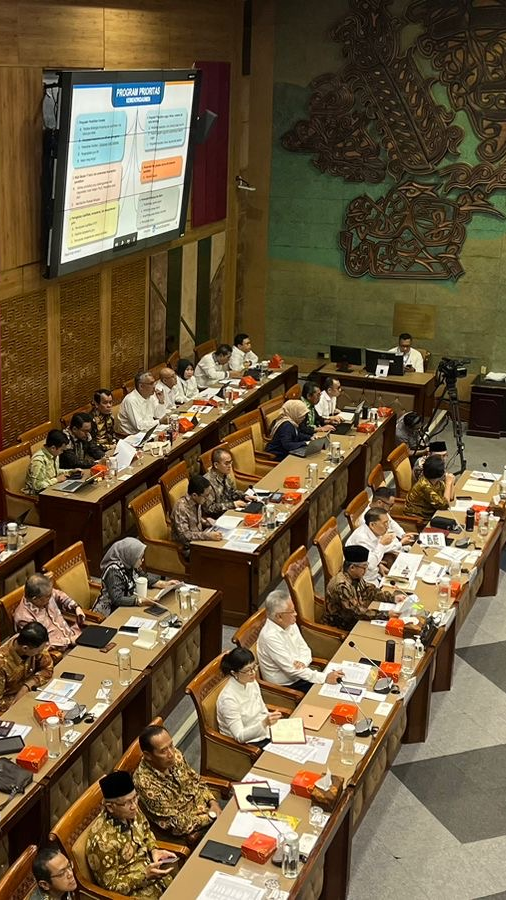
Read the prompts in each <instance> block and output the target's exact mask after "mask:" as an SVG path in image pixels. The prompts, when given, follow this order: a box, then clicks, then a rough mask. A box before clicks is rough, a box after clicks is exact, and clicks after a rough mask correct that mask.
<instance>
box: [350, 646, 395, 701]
mask: <svg viewBox="0 0 506 900" xmlns="http://www.w3.org/2000/svg"><path fill="white" fill-rule="evenodd" d="M348 644H349V646H350V647H353V649H354V650H358V652H359V653H361V654H362V656H363V658H364V659H366V660H367V662H370V663H371V666H373V668H375V669H376V670H377V672H378V680H377V682H376V684H375V685H374V692H375V693H376V694H389V693H390V690H391V688H392V679H391V678H387V677H386V676H385V675H384V674H383V672H382V671H381V669H380V667H379V666H378V665H377V664H376V663H375V662H374V660H372V659H370V657H369V656H366V655H365V653H364V652H363V651H362V650H361V649H360V647H359V646H358V644H356V643H355V641H348Z"/></svg>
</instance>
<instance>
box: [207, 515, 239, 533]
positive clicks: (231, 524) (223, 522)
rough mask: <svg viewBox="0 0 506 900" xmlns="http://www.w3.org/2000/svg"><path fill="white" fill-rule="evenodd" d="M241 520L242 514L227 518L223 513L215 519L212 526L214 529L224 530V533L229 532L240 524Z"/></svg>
mask: <svg viewBox="0 0 506 900" xmlns="http://www.w3.org/2000/svg"><path fill="white" fill-rule="evenodd" d="M243 518H244V514H241V515H240V516H227V514H226V513H224V514H223V515H222V516H220V518H219V519H216V522H215V523H214V525H215V528H220V529H221V528H224V529H225V531H231V530H233V529H235V528H237V526H238V525H240V524H241V523H242V520H243Z"/></svg>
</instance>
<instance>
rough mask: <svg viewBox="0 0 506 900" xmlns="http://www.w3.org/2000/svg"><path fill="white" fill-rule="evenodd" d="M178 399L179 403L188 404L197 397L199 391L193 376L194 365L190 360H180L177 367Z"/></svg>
mask: <svg viewBox="0 0 506 900" xmlns="http://www.w3.org/2000/svg"><path fill="white" fill-rule="evenodd" d="M176 372H177V384H176V388H175V390H176V399H177V402H178V403H186V401H187V400H193V399H194V397H196V396H197V394H198V392H199V389H198V385H197V379H196V378H195V375H194V374H193V372H194V369H193V363H191V362H190V360H189V359H180V360H179V362H178V364H177V366H176Z"/></svg>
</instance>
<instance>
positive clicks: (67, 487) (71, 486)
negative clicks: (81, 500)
mask: <svg viewBox="0 0 506 900" xmlns="http://www.w3.org/2000/svg"><path fill="white" fill-rule="evenodd" d="M94 482H95V476H94V475H90V476H89V477H88V478H84V479H83V478H79V479H78V478H67V480H66V481H62V482H61V484H55V486H54V487H55V489H56V490H57V491H63V492H64V493H65V494H75V492H76V491H80V490H81V488H83V487H84V486H85V485H87V484H94Z"/></svg>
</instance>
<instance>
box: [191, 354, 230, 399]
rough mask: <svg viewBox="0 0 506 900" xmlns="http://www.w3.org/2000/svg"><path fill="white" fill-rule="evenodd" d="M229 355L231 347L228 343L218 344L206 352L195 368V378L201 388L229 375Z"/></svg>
mask: <svg viewBox="0 0 506 900" xmlns="http://www.w3.org/2000/svg"><path fill="white" fill-rule="evenodd" d="M231 356H232V347H231V346H230V344H220V345H219V347H217V348H216V350H213V352H212V353H206V355H205V356H203V357H202V359H201V360H200V362H198V363H197V366H196V369H195V378H196V379H197V384H198V386H199V388H200V389H201V390H202V389H203V388H207V387H210V386H211V385H214V384H217V383H218V381H222V380H223V378H229V377H230V375H231V372H230V365H229V363H230V357H231Z"/></svg>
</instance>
